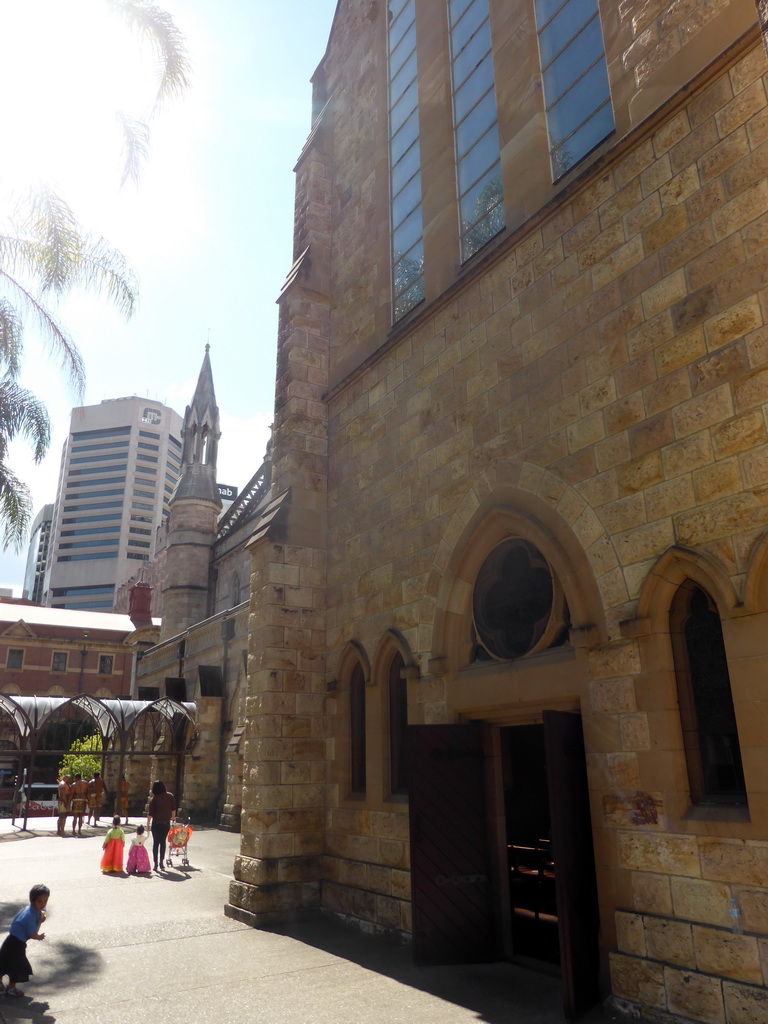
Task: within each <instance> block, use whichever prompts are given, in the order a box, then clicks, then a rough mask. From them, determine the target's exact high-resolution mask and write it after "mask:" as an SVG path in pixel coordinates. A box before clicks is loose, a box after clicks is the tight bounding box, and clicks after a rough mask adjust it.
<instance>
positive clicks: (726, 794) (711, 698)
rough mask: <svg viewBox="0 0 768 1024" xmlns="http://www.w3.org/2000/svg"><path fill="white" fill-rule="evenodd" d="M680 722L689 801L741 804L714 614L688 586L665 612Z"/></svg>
mask: <svg viewBox="0 0 768 1024" xmlns="http://www.w3.org/2000/svg"><path fill="white" fill-rule="evenodd" d="M670 634H671V637H672V645H673V651H674V660H675V675H676V677H677V692H678V700H679V706H680V721H681V724H682V729H683V744H684V747H685V757H686V762H687V765H688V779H689V783H690V788H691V801H692V802H693V803H696V804H745V803H746V801H747V794H746V786H745V783H744V771H743V769H742V764H741V749H740V747H739V736H738V732H737V729H736V715H735V712H734V709H733V697H732V695H731V681H730V677H729V675H728V660H727V657H726V653H725V644H724V643H723V630H722V627H721V625H720V616H719V614H718V611H717V608H716V606H715V604H714V602H713V601H712V599H711V598H710V597H709V595H708V594H707V593H706V591H704V590H702V588H701V587H700V586H698V584H696V583H694V582H693V580H686V582H685V583H683V584H682V586H681V587H680V588H679V589H678V591H677V594H676V595H675V598H674V600H673V602H672V607H671V609H670Z"/></svg>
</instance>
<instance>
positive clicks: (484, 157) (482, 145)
mask: <svg viewBox="0 0 768 1024" xmlns="http://www.w3.org/2000/svg"><path fill="white" fill-rule="evenodd" d="M498 158H499V133H498V130H497V127H496V125H495V124H494V125H493V127H492V128H490V129H489V131H487V132H486V134H485V135H484V136H483V137H482V138H481V139H479V140H478V142H477V143H476V144H475V145H474V146H473V147H472V149H470V151H469V152H468V153H467V155H466V156H465V157H463V158H462V159H461V160H460V161H459V166H458V174H459V194H460V195H463V194H464V193H465V192H466V191H467V189H468V188H470V187H471V186H472V185H474V183H475V182H476V181H477V180H478V179H479V178H480V177H482V175H483V174H484V173H485V171H486V170H487V169H488V168H489V167H490V166H491V165H492V164H494V163H495V162H496V161H497V160H498Z"/></svg>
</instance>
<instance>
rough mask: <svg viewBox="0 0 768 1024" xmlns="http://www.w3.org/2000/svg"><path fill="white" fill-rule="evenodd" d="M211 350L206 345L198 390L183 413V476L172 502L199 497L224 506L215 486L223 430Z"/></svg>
mask: <svg viewBox="0 0 768 1024" xmlns="http://www.w3.org/2000/svg"><path fill="white" fill-rule="evenodd" d="M209 351H210V345H206V346H205V356H204V358H203V365H202V366H201V367H200V375H199V377H198V378H197V387H196V388H195V393H194V395H193V396H192V402H191V404H190V405H188V406H187V408H186V411H185V412H184V426H183V427H182V429H181V437H182V453H181V458H182V467H181V476H180V477H179V482H178V484H177V486H176V490H175V492H174V495H173V497H172V498H171V503H173V502H175V501H179V500H180V499H181V498H198V499H202V500H204V501H212V502H214V503H215V504H216V505H217V506H218V507H221V498H220V497H219V491H218V488H217V486H216V457H217V454H218V447H219V438H220V437H221V428H220V425H219V407H218V405H217V404H216V392H215V391H214V389H213V373H212V372H211V359H210V355H209Z"/></svg>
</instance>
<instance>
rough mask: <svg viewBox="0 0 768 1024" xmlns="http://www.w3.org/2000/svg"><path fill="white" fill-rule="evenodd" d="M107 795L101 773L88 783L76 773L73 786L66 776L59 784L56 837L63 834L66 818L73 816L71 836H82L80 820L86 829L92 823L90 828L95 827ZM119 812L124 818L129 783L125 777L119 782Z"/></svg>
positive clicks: (97, 773) (126, 810)
mask: <svg viewBox="0 0 768 1024" xmlns="http://www.w3.org/2000/svg"><path fill="white" fill-rule="evenodd" d="M106 795H107V787H106V786H105V785H104V779H102V777H101V772H94V773H93V778H92V779H91V780H90V781H88V782H86V781H85V779H84V778H83V777H82V775H81V774H80V773H79V772H77V773H76V775H75V779H74V782H73V781H72V780H71V778H70V776H69V775H62V776H61V778H60V780H59V794H58V801H59V804H58V815H59V821H58V826H57V829H56V831H57V834H58V835H60V836H63V835H64V834H65V830H66V824H67V817H68V815H69V814H71V815H72V835H73V836H75V835H78V836H81V835H82V834H83V818H85V824H86V825H90V824H91V819H93V824H94V825H97V824H98V821H99V818H100V817H101V815H102V813H103V810H102V808H103V806H104V801H105V798H106ZM119 810H120V813H121V814H122V815H123V816H124V817H125V815H126V814H127V813H128V780H127V779H126V777H125V775H123V777H122V779H121V781H120V796H119Z"/></svg>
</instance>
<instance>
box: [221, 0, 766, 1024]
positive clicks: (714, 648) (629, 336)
mask: <svg viewBox="0 0 768 1024" xmlns="http://www.w3.org/2000/svg"><path fill="white" fill-rule="evenodd" d="M767 75H768V62H767V61H766V53H765V50H764V48H763V43H762V40H761V36H760V29H759V24H758V17H757V8H756V6H755V3H754V2H753V0H730V2H728V0H723V2H721V3H717V4H713V3H700V2H699V3H695V2H691V3H689V2H685V0H681V2H678V3H674V4H668V3H661V2H657V0H624V2H622V3H609V2H607V0H579V2H577V0H571V2H570V3H567V4H560V3H557V2H554V0H553V2H549V0H450V2H448V3H444V2H441V0H390V2H389V3H383V2H377V0H340V2H339V5H338V7H337V11H336V15H335V19H334V24H333V28H332V31H331V36H330V39H329V42H328V47H327V50H326V53H325V55H324V57H323V59H322V61H321V63H320V66H319V67H318V70H317V72H316V74H315V76H314V79H313V87H314V122H313V126H312V131H311V134H310V137H309V139H308V141H307V144H306V146H305V148H304V150H303V152H302V154H301V155H300V157H299V161H298V164H297V168H296V176H297V199H296V220H295V263H294V266H293V268H292V269H291V272H290V274H289V277H288V279H287V281H286V285H285V287H284V290H283V292H282V295H281V298H280V311H281V316H280V327H279V337H278V369H277V389H276V419H275V428H274V449H273V477H272V485H273V489H274V492H275V493H282V492H288V491H289V499H288V501H287V512H286V519H285V521H284V524H283V525H282V527H281V528H280V529H279V531H278V532H274V531H273V532H272V533H271V534H270V533H269V532H266V533H264V534H263V535H262V536H261V538H260V539H257V540H256V541H255V542H253V543H252V544H251V545H250V550H251V553H252V571H251V594H250V621H251V638H250V648H249V653H250V657H249V678H248V699H247V709H248V724H247V729H246V743H245V751H244V757H245V763H244V769H243V770H244V783H245V785H244V789H243V828H242V832H243V835H242V845H241V855H240V857H239V858H238V860H237V862H236V865H235V878H234V881H233V883H232V886H231V893H230V903H229V906H228V912H229V913H230V914H231V915H233V916H236V917H238V918H239V919H241V920H245V921H248V922H251V923H253V924H257V925H258V924H259V923H262V922H266V921H270V920H274V919H275V918H278V919H280V918H284V917H286V916H287V915H289V914H294V913H300V912H302V911H305V910H310V909H314V908H322V909H323V910H325V911H327V912H334V913H337V914H340V915H343V916H345V917H347V918H353V919H356V920H358V921H360V922H362V923H363V924H364V926H366V927H369V928H378V929H389V930H393V931H396V932H400V933H408V934H411V935H412V937H413V942H414V949H415V952H416V955H417V956H418V957H419V959H421V960H422V961H425V962H450V961H461V960H467V959H473V958H475V959H488V958H494V957H496V958H500V959H503V958H510V957H512V958H515V957H518V956H523V957H527V958H529V959H530V958H533V959H540V960H545V961H546V960H548V961H549V962H558V963H559V964H560V969H561V973H562V978H563V985H564V994H565V1001H566V1007H567V1010H568V1012H569V1013H572V1014H573V1013H576V1012H578V1010H580V1009H581V1008H583V1007H584V1006H586V1005H589V1004H590V1003H593V1002H595V1001H597V1000H598V999H599V998H600V997H601V996H605V995H608V994H610V993H612V996H613V998H614V1000H615V1003H616V1005H617V1006H619V1005H621V1006H624V1007H627V1008H634V1010H635V1012H641V1011H642V1012H643V1013H646V1014H650V1015H651V1016H655V1018H656V1019H659V1020H674V1019H679V1018H680V1017H682V1018H685V1019H686V1020H695V1021H706V1022H718V1024H721V1022H723V1021H727V1022H728V1024H745V1022H757V1021H762V1020H765V1019H766V1016H768V987H767V986H768V956H766V950H768V798H767V794H766V781H765V780H766V774H765V764H766V753H767V751H766V735H768V729H767V725H768V694H767V693H766V689H765V685H764V681H763V676H764V665H765V658H766V655H768V639H767V637H768V630H767V629H766V626H767V625H768V543H767V542H766V537H767V531H768V505H767V504H766V488H767V487H768V427H767V424H766V412H767V411H768V409H767V407H766V401H767V399H768V391H767V390H766V385H767V384H768V332H767V331H766V315H767V314H768V308H767V307H766V292H765V281H766V266H767V265H768V214H766V209H768V205H767V201H768V183H767V182H766V169H768V102H767V101H766V77H767ZM734 929H735V930H736V931H737V932H738V933H734ZM510 1000H511V1001H512V1002H513V1001H514V993H513V992H510Z"/></svg>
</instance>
